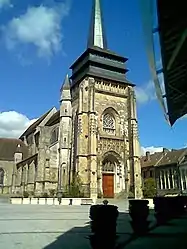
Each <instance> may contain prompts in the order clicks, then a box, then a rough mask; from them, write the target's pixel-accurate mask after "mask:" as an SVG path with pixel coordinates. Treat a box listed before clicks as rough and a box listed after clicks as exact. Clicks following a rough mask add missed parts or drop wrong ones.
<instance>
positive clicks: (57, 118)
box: [46, 110, 60, 126]
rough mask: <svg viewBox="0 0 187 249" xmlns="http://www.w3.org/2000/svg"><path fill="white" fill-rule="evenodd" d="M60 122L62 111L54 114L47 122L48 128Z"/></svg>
mask: <svg viewBox="0 0 187 249" xmlns="http://www.w3.org/2000/svg"><path fill="white" fill-rule="evenodd" d="M59 122H60V110H58V111H57V112H56V113H54V114H53V116H52V117H51V118H50V119H49V120H48V121H47V123H46V126H53V125H55V124H57V123H59Z"/></svg>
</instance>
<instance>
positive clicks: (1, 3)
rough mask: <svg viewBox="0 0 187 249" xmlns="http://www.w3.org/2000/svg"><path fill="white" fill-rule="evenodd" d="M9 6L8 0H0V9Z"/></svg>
mask: <svg viewBox="0 0 187 249" xmlns="http://www.w3.org/2000/svg"><path fill="white" fill-rule="evenodd" d="M11 6H12V5H11V3H10V0H0V9H2V8H4V7H11Z"/></svg>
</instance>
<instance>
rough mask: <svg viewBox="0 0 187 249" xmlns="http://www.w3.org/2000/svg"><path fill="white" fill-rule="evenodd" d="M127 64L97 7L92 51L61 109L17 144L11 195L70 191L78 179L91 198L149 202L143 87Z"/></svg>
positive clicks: (78, 65)
mask: <svg viewBox="0 0 187 249" xmlns="http://www.w3.org/2000/svg"><path fill="white" fill-rule="evenodd" d="M126 62H127V58H125V57H123V56H121V55H119V54H117V53H115V52H113V51H111V50H110V49H108V47H107V39H106V35H105V33H104V24H103V17H102V9H101V4H100V0H94V1H93V10H92V17H91V25H90V30H89V38H88V43H87V48H86V50H85V51H84V52H83V53H82V54H81V55H80V56H79V58H78V59H77V60H76V61H75V62H74V63H73V64H72V65H71V67H70V69H71V72H72V74H71V76H70V77H69V75H67V76H66V77H65V80H64V83H63V85H62V88H61V90H60V107H59V110H57V109H56V108H55V107H54V108H51V109H50V110H49V111H47V112H46V113H45V114H43V115H42V116H41V117H40V118H39V119H38V120H37V121H36V122H35V123H34V124H32V125H31V126H30V127H28V129H27V130H26V131H25V132H24V133H23V134H22V135H21V136H20V138H19V139H18V140H17V148H16V150H15V156H13V160H14V163H13V164H12V165H13V166H12V170H9V174H8V175H9V177H10V178H11V180H10V179H9V182H10V184H9V185H10V188H9V190H8V191H9V192H11V193H12V194H13V193H20V192H23V191H27V192H28V193H35V194H39V193H46V192H48V191H49V192H50V191H53V190H54V191H56V192H59V191H61V192H63V191H65V189H66V188H67V186H69V185H70V184H71V183H72V182H73V181H74V179H75V178H76V177H78V178H79V179H80V189H81V193H83V195H84V196H85V197H92V198H97V197H98V196H102V197H107V198H114V197H116V196H117V195H120V193H125V194H126V196H128V194H129V192H133V194H134V195H135V197H136V198H141V197H142V183H141V182H142V179H141V165H140V144H139V136H138V122H137V113H136V99H135V91H134V86H135V85H134V84H133V83H131V82H130V81H128V79H127V76H126V74H127V72H128V69H127V68H126ZM14 143H16V142H15V141H14ZM23 151H24V153H23ZM4 171H6V168H4ZM3 174H4V173H2V172H1V178H2V179H3V177H2V175H3ZM5 175H6V174H5Z"/></svg>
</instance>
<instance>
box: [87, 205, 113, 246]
mask: <svg viewBox="0 0 187 249" xmlns="http://www.w3.org/2000/svg"><path fill="white" fill-rule="evenodd" d="M117 217H118V207H117V206H113V205H93V206H91V207H90V219H91V231H92V233H93V234H94V235H92V236H91V237H90V243H91V246H92V248H94V249H95V248H97V249H99V248H102V249H104V248H107V249H113V248H114V246H115V241H116V222H117Z"/></svg>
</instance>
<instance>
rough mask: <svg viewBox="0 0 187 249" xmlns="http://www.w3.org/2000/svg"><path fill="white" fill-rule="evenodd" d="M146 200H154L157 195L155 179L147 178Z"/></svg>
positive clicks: (144, 190)
mask: <svg viewBox="0 0 187 249" xmlns="http://www.w3.org/2000/svg"><path fill="white" fill-rule="evenodd" d="M143 195H144V198H153V197H154V196H155V195H156V182H155V179H154V178H147V179H145V181H144V186H143Z"/></svg>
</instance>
